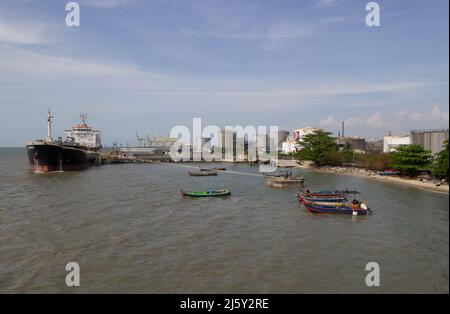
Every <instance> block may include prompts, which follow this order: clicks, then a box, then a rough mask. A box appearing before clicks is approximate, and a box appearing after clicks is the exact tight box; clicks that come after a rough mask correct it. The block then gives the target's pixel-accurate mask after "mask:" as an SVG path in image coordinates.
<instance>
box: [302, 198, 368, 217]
mask: <svg viewBox="0 0 450 314" xmlns="http://www.w3.org/2000/svg"><path fill="white" fill-rule="evenodd" d="M303 204H304V206H305V207H306V209H307V210H308V211H309V212H311V213H316V214H350V215H353V216H360V215H366V214H367V213H368V212H369V213H370V212H372V210H371V209H370V208H368V207H367V206H366V205H365V204H364V203H362V204H345V205H344V204H343V205H341V206H336V205H332V204H330V205H324V204H323V203H322V204H321V205H317V204H314V202H309V201H305V200H304V201H303Z"/></svg>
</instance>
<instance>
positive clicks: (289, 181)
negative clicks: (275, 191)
mask: <svg viewBox="0 0 450 314" xmlns="http://www.w3.org/2000/svg"><path fill="white" fill-rule="evenodd" d="M304 181H305V179H304V178H302V177H289V178H283V177H274V178H269V179H267V184H268V185H269V186H271V187H274V188H288V187H298V186H301V185H302V184H303V182H304Z"/></svg>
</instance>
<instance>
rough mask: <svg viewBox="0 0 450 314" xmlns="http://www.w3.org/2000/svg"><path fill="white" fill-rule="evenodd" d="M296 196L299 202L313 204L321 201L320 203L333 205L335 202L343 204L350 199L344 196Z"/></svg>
mask: <svg viewBox="0 0 450 314" xmlns="http://www.w3.org/2000/svg"><path fill="white" fill-rule="evenodd" d="M296 196H297V199H298V200H299V202H303V200H307V201H311V202H314V201H320V202H331V203H333V202H341V203H342V202H346V201H348V199H347V198H346V197H343V196H329V197H328V196H327V197H317V196H316V197H308V196H305V195H304V194H301V193H300V194H296Z"/></svg>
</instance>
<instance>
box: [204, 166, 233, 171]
mask: <svg viewBox="0 0 450 314" xmlns="http://www.w3.org/2000/svg"><path fill="white" fill-rule="evenodd" d="M225 170H227V169H226V168H220V167H213V168H200V171H225Z"/></svg>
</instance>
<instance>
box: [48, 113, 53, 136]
mask: <svg viewBox="0 0 450 314" xmlns="http://www.w3.org/2000/svg"><path fill="white" fill-rule="evenodd" d="M52 119H53V116H52V114H51V112H50V109H48V114H47V141H49V142H52V141H53V138H52Z"/></svg>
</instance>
